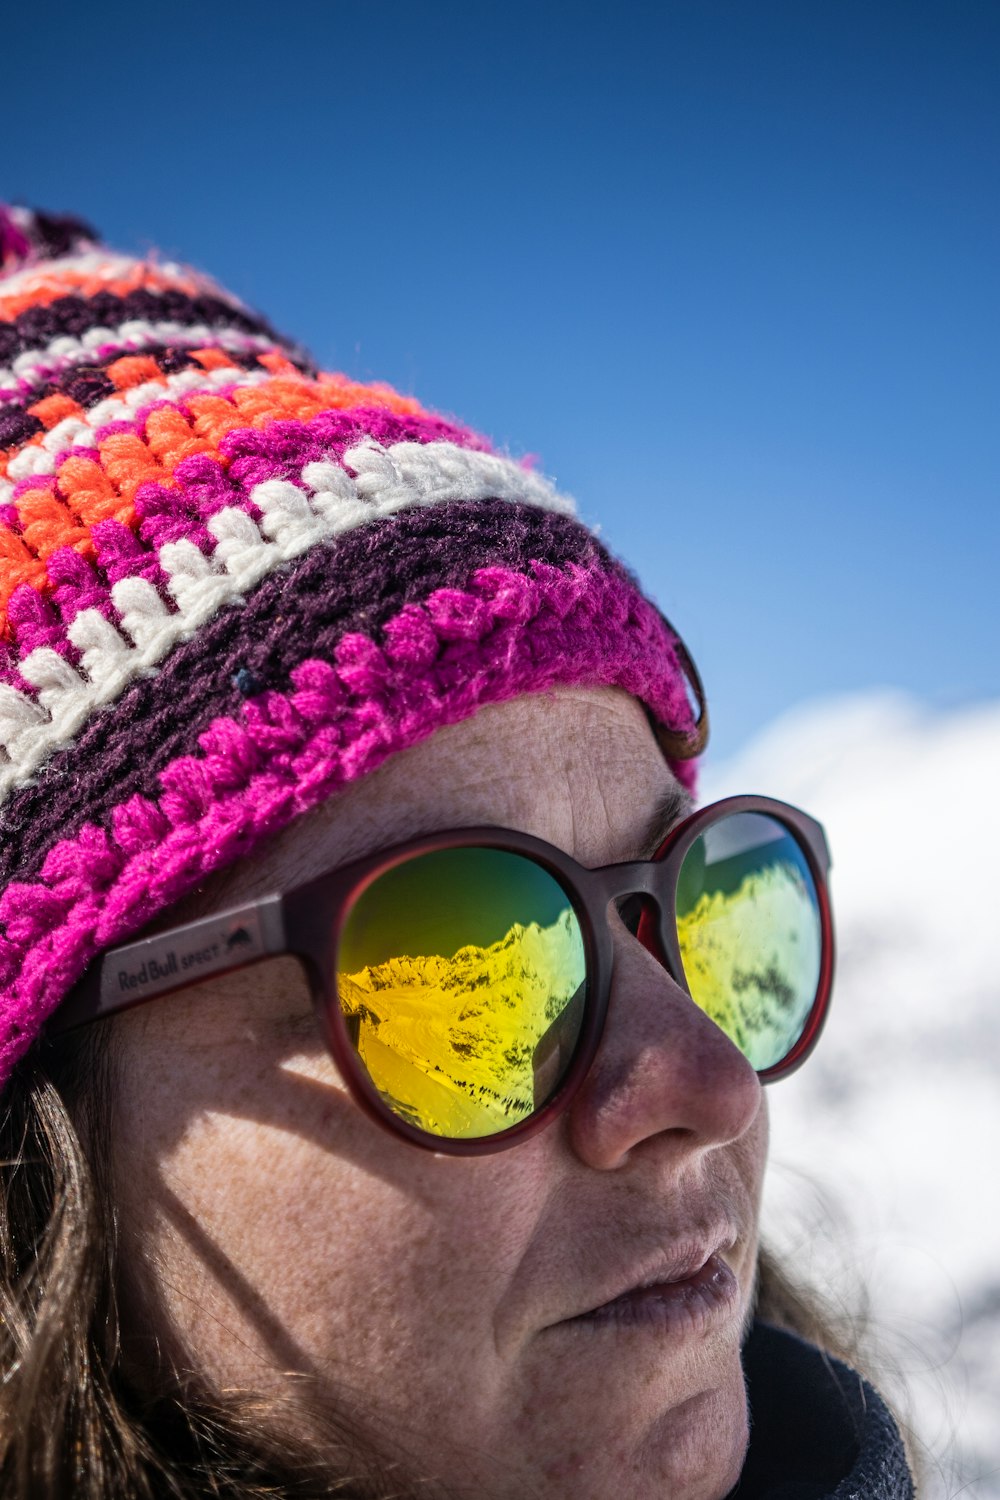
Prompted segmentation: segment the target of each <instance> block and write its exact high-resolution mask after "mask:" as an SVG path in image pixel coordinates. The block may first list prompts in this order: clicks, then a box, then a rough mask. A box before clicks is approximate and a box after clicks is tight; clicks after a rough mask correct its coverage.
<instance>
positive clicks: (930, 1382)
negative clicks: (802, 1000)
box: [702, 692, 1000, 1497]
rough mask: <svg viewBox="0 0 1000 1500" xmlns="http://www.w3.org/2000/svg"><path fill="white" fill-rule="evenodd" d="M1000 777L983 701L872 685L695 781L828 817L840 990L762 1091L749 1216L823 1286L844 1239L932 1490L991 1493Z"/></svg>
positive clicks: (999, 722)
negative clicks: (766, 1180)
mask: <svg viewBox="0 0 1000 1500" xmlns="http://www.w3.org/2000/svg"><path fill="white" fill-rule="evenodd" d="M998 780H1000V703H990V704H986V705H980V706H977V707H975V708H967V709H963V710H960V711H954V712H950V713H932V712H930V711H929V710H927V709H925V708H923V707H922V706H921V705H920V704H919V703H917V702H915V701H914V700H912V699H910V698H907V697H905V696H903V695H901V694H897V693H888V692H886V693H878V694H864V695H860V696H854V697H845V698H839V699H833V700H824V701H821V702H817V703H814V704H810V705H806V706H803V707H801V708H798V709H796V710H795V711H793V712H792V713H789V714H787V715H786V716H784V717H783V718H781V719H780V720H779V721H778V722H776V723H775V724H774V725H772V726H771V727H770V728H769V729H768V730H766V731H765V732H764V733H763V734H762V735H761V736H760V737H759V738H757V739H756V740H755V741H754V742H753V743H752V744H750V745H749V746H748V747H747V748H746V749H745V750H744V751H743V752H742V753H740V754H738V755H737V756H735V757H733V758H732V759H731V760H729V761H727V762H726V763H724V764H720V765H718V766H716V767H712V768H710V769H709V770H708V771H707V772H706V774H705V775H704V778H703V785H702V796H703V799H704V800H714V799H715V798H717V797H721V796H726V795H728V794H729V793H732V792H743V791H747V792H749V791H754V792H762V793H767V794H768V795H771V796H776V797H781V798H783V799H785V800H786V801H790V802H795V803H798V804H799V805H800V806H803V807H805V808H806V809H807V810H808V811H809V812H812V813H814V814H815V815H816V816H817V817H819V818H820V819H821V821H822V822H823V823H824V824H825V826H826V830H827V834H828V836H829V840H830V846H831V849H832V851H833V861H834V871H833V876H832V888H833V897H834V908H835V916H836V919H837V932H838V947H839V961H838V978H837V986H836V989H835V992H834V1001H833V1006H832V1009H831V1014H830V1019H829V1022H828V1025H827V1028H826V1031H825V1032H824V1035H823V1037H822V1039H821V1041H820V1043H819V1047H818V1049H817V1051H816V1053H815V1054H814V1056H813V1057H812V1058H810V1060H809V1061H808V1063H807V1064H806V1065H805V1067H804V1068H803V1069H802V1070H801V1071H800V1072H799V1073H798V1074H796V1075H795V1076H793V1077H792V1078H789V1079H787V1080H785V1081H783V1082H780V1083H779V1084H777V1085H776V1086H775V1087H774V1088H773V1089H771V1090H770V1093H769V1103H770V1106H771V1120H772V1153H771V1154H772V1171H771V1181H770V1184H769V1187H768V1193H767V1197H766V1203H765V1225H766V1228H767V1230H768V1232H769V1234H770V1236H771V1238H772V1241H775V1242H777V1243H778V1244H780V1245H782V1246H783V1247H784V1248H785V1250H786V1253H788V1254H789V1255H790V1256H791V1258H792V1260H793V1262H794V1264H796V1265H797V1266H798V1267H799V1268H800V1269H803V1270H807V1271H808V1272H809V1273H810V1274H811V1275H812V1276H813V1277H814V1278H815V1279H818V1280H819V1281H821V1282H822V1283H823V1284H825V1285H826V1286H828V1287H829V1286H830V1285H831V1282H832V1281H833V1280H834V1279H835V1278H838V1277H839V1275H840V1272H839V1270H838V1267H840V1266H842V1265H843V1261H844V1258H845V1256H846V1257H848V1258H849V1259H850V1260H851V1261H852V1262H853V1264H854V1267H855V1269H856V1271H858V1272H860V1274H861V1276H862V1277H863V1279H864V1280H865V1281H866V1282H867V1284H868V1285H869V1287H870V1291H871V1295H872V1299H873V1312H874V1316H875V1319H876V1321H877V1324H878V1326H879V1327H880V1329H881V1330H882V1336H881V1341H880V1342H881V1347H882V1349H883V1351H884V1352H885V1354H886V1357H887V1359H888V1360H889V1361H890V1362H892V1361H893V1360H894V1361H895V1362H896V1363H897V1364H898V1365H899V1367H900V1369H901V1370H902V1372H903V1374H904V1375H905V1376H906V1379H907V1383H908V1386H909V1389H910V1393H911V1398H912V1401H913V1408H914V1421H915V1425H916V1426H917V1428H918V1431H919V1432H920V1435H921V1437H922V1438H923V1439H924V1440H925V1441H926V1442H927V1443H928V1444H929V1445H930V1447H931V1449H932V1451H933V1453H934V1454H935V1455H936V1458H937V1460H938V1461H939V1463H940V1465H941V1471H940V1472H933V1471H932V1472H931V1473H930V1474H929V1475H928V1485H927V1491H926V1492H927V1493H928V1494H933V1495H942V1496H943V1495H948V1494H953V1493H955V1492H956V1491H957V1489H958V1487H959V1484H960V1483H962V1482H965V1483H966V1484H967V1485H968V1487H967V1488H966V1489H965V1490H964V1491H963V1493H964V1494H967V1495H975V1496H978V1497H986V1496H990V1497H1000V1172H998V1170H997V1165H998V1159H1000V787H998ZM820 1198H822V1200H823V1202H824V1203H825V1204H826V1208H825V1210H823V1211H817V1207H816V1205H817V1201H818V1200H819V1199H820ZM804 1204H805V1205H807V1207H806V1211H805V1212H804V1210H803V1205H804ZM817 1222H818V1223H819V1224H820V1229H819V1230H818V1231H817ZM885 1379H886V1382H887V1384H888V1385H889V1387H890V1388H892V1385H893V1377H892V1375H891V1374H890V1373H888V1372H887V1373H886V1375H885ZM991 1469H992V1470H994V1471H995V1472H994V1473H993V1474H992V1475H989V1470H991ZM977 1476H978V1477H977Z"/></svg>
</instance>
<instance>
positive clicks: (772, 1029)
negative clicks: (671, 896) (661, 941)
mask: <svg viewBox="0 0 1000 1500" xmlns="http://www.w3.org/2000/svg"><path fill="white" fill-rule="evenodd" d="M677 935H678V938H679V940H680V950H681V959H682V961H683V964H684V974H685V977H686V980H687V985H688V989H689V990H690V992H691V997H692V999H693V1000H694V1001H695V1003H696V1004H697V1005H699V1006H700V1007H701V1009H702V1010H703V1011H705V1013H706V1015H709V1016H711V1018H712V1020H713V1021H715V1022H716V1023H717V1024H718V1025H719V1026H721V1027H722V1029H723V1031H724V1032H725V1033H726V1035H727V1036H728V1037H729V1038H730V1039H731V1040H732V1041H734V1042H735V1043H736V1045H737V1046H738V1047H739V1048H740V1051H741V1052H743V1054H744V1056H746V1057H747V1058H748V1059H749V1061H750V1062H751V1063H752V1064H753V1066H754V1067H755V1068H756V1069H757V1070H758V1071H762V1070H763V1069H765V1068H772V1067H774V1066H775V1065H776V1064H777V1063H779V1062H781V1061H782V1059H783V1058H785V1057H787V1055H788V1053H789V1052H790V1051H791V1050H792V1048H793V1047H794V1046H795V1043H796V1042H797V1041H798V1039H799V1037H800V1036H801V1035H802V1032H803V1029H804V1027H805V1024H806V1022H807V1020H808V1018H809V1013H810V1011H811V1010H812V1007H813V1003H814V1001H815V999H816V992H817V989H818V986H819V976H820V964H821V959H822V951H821V950H822V925H821V921H820V911H819V900H818V898H817V895H816V884H815V881H814V880H813V877H812V872H811V871H810V869H809V865H808V863H807V861H806V858H805V855H804V854H803V851H802V849H801V848H800V846H799V843H798V841H797V839H796V838H795V837H794V835H793V834H792V833H790V832H789V830H788V829H787V828H786V827H785V826H784V825H783V824H782V823H779V822H778V821H777V820H776V819H775V818H772V817H769V816H767V815H766V814H763V813H734V814H731V815H730V816H729V817H725V818H722V819H720V820H719V822H717V823H713V824H712V825H711V826H710V827H709V828H708V829H706V831H705V832H704V833H703V834H702V835H701V836H700V837H699V838H698V839H696V840H695V842H694V843H693V844H692V846H691V848H690V850H689V851H688V853H687V854H686V855H685V858H684V862H683V864H682V866H681V871H680V877H679V880H678V887H677Z"/></svg>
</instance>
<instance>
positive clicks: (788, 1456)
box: [732, 1323, 914, 1500]
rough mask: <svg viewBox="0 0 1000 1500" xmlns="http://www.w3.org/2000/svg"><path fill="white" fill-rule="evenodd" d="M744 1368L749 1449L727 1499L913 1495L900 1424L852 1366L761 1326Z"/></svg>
mask: <svg viewBox="0 0 1000 1500" xmlns="http://www.w3.org/2000/svg"><path fill="white" fill-rule="evenodd" d="M743 1367H744V1370H745V1372H746V1380H747V1391H748V1395H749V1401H750V1448H749V1451H748V1453H747V1459H746V1463H745V1465H744V1468H743V1473H742V1475H741V1477H740V1482H739V1484H738V1485H737V1486H736V1488H735V1489H734V1490H733V1491H732V1500H912V1496H913V1492H914V1491H913V1478H912V1476H911V1474H910V1469H909V1465H908V1464H907V1461H906V1453H905V1450H904V1448H903V1440H902V1438H901V1437H900V1434H899V1429H898V1428H897V1426H896V1423H895V1421H894V1420H893V1418H892V1415H891V1413H890V1412H889V1409H888V1407H887V1406H886V1404H885V1402H884V1401H883V1400H882V1398H881V1396H879V1394H878V1392H877V1391H876V1390H874V1388H873V1387H872V1386H870V1385H869V1384H868V1382H867V1381H866V1380H863V1379H862V1378H861V1376H860V1375H858V1374H857V1373H856V1371H854V1370H851V1369H849V1368H848V1366H847V1365H844V1364H841V1363H840V1361H839V1360H836V1359H832V1358H831V1357H830V1356H829V1355H826V1354H823V1353H822V1352H821V1351H820V1350H819V1349H816V1348H814V1347H813V1346H812V1345H811V1344H807V1343H805V1342H803V1340H802V1339H799V1338H796V1337H795V1335H794V1334H791V1333H785V1332H783V1331H782V1330H780V1329H777V1328H772V1327H770V1326H769V1325H768V1324H766V1323H755V1324H754V1326H753V1329H752V1330H751V1333H750V1337H749V1338H748V1340H747V1342H746V1345H745V1347H744V1351H743Z"/></svg>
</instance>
